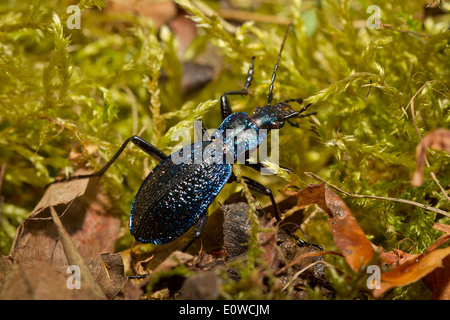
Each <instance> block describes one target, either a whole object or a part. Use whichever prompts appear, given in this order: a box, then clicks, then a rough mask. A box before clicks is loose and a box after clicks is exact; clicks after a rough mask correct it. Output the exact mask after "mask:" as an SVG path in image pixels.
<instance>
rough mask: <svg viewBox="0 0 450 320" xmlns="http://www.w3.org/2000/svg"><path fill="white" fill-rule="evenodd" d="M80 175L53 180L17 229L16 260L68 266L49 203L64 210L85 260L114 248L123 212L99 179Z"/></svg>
mask: <svg viewBox="0 0 450 320" xmlns="http://www.w3.org/2000/svg"><path fill="white" fill-rule="evenodd" d="M90 180H92V181H91V182H90V183H89V179H80V180H73V181H66V182H61V183H57V184H52V185H50V187H49V188H48V189H47V190H46V192H45V194H44V196H43V197H42V199H41V201H40V202H39V204H38V205H37V206H36V207H35V209H34V210H33V212H32V213H31V214H30V216H29V217H28V218H27V219H25V220H24V222H23V223H22V224H21V225H20V226H19V228H18V229H17V233H16V236H15V239H14V242H13V245H12V247H11V251H10V256H11V257H12V258H13V259H14V261H25V262H27V263H31V262H32V261H41V260H44V261H49V262H50V264H51V265H52V266H53V267H54V268H55V269H57V270H65V269H66V268H67V258H66V255H65V253H64V250H63V247H62V245H61V242H60V241H59V239H58V232H57V230H56V228H55V225H54V223H53V221H52V220H51V216H50V210H49V207H51V206H52V207H55V209H56V210H57V212H60V213H62V212H64V210H65V207H66V204H67V203H69V202H71V201H72V202H71V204H70V206H69V208H68V209H67V211H66V212H65V213H64V214H63V215H62V216H61V217H60V219H61V221H62V224H63V225H64V228H65V229H66V230H67V232H68V233H69V235H70V237H71V239H72V240H73V242H74V244H75V247H76V248H77V250H78V252H79V253H80V254H81V256H82V257H83V259H84V260H85V261H90V260H92V259H95V258H96V257H97V256H98V255H99V254H100V253H101V252H112V251H114V246H115V242H116V239H117V236H118V234H119V229H120V224H121V222H120V218H119V214H120V213H119V212H118V211H117V209H115V208H114V207H113V206H112V205H111V204H110V203H109V200H108V198H107V197H106V196H105V195H104V194H102V193H101V192H100V189H99V187H100V185H99V184H98V181H97V180H96V179H90Z"/></svg>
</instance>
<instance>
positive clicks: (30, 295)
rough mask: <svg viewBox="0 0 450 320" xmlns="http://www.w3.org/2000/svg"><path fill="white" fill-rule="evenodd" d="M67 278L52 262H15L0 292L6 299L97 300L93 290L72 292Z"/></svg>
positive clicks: (86, 287) (1, 296) (84, 289)
mask: <svg viewBox="0 0 450 320" xmlns="http://www.w3.org/2000/svg"><path fill="white" fill-rule="evenodd" d="M67 276H68V275H65V274H64V273H62V272H58V271H56V270H55V269H54V268H53V267H52V266H51V265H50V263H49V262H48V261H33V262H32V263H26V262H23V261H21V262H15V263H14V264H13V265H12V266H11V269H10V271H9V273H8V275H7V277H6V281H5V284H4V286H3V287H2V288H1V290H0V299H2V300H18V299H19V300H30V299H36V300H74V299H77V300H78V299H83V300H85V299H86V300H91V299H95V298H96V294H95V293H93V291H92V287H90V285H89V284H85V285H84V286H82V287H81V289H82V290H78V289H69V288H68V286H67V280H68V279H67Z"/></svg>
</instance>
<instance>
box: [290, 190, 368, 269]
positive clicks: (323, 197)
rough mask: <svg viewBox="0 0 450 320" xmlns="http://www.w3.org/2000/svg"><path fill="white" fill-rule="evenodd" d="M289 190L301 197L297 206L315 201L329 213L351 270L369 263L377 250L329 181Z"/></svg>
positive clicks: (338, 241) (332, 229)
mask: <svg viewBox="0 0 450 320" xmlns="http://www.w3.org/2000/svg"><path fill="white" fill-rule="evenodd" d="M286 193H287V194H289V195H293V196H296V197H298V204H297V206H298V207H300V208H303V207H307V206H309V205H311V204H316V205H318V206H319V207H320V208H321V209H322V210H324V211H325V212H326V213H327V214H328V216H329V219H328V224H329V226H330V230H331V233H332V235H333V239H334V243H335V244H336V247H337V248H338V249H339V250H340V251H341V253H342V255H343V256H344V258H345V261H346V262H347V263H348V265H349V266H350V267H351V268H352V270H355V271H357V270H360V269H361V267H362V266H364V265H368V264H369V262H370V261H371V260H372V258H373V256H374V253H375V251H374V249H373V247H372V244H371V243H370V241H369V240H368V239H367V237H366V235H365V234H364V231H363V230H362V229H361V227H360V226H359V224H358V222H357V221H356V219H355V217H354V216H353V215H352V213H351V211H350V209H349V208H348V207H347V205H346V204H345V202H344V201H343V200H342V199H341V198H340V197H339V196H338V195H337V194H336V193H334V192H333V191H331V190H330V189H329V188H328V186H327V185H326V184H324V183H321V184H316V185H310V186H308V187H306V188H304V189H302V190H300V191H298V192H292V191H286Z"/></svg>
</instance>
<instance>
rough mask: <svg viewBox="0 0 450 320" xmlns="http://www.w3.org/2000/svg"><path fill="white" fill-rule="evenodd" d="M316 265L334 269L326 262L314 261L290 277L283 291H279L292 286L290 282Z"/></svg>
mask: <svg viewBox="0 0 450 320" xmlns="http://www.w3.org/2000/svg"><path fill="white" fill-rule="evenodd" d="M318 263H321V264H323V265H324V266H325V267H328V268H336V267H335V266H333V265H332V264H330V263H328V262H326V261H323V260H318V261H314V262H312V263H310V264H309V265H307V266H306V267H304V268H303V269H302V270H300V271H299V272H297V273H296V274H294V276H293V277H292V279H291V280H289V282H288V283H287V284H286V285H285V286H284V287H283V289H281V290H283V291H284V290H286V289H287V288H288V287H289V286H290V285H291V284H292V282H294V280H295V279H297V278H298V276H299V275H301V274H302V273H303V272H305V271H306V270H308V269H309V268H311V267H312V266H315V265H316V264H318Z"/></svg>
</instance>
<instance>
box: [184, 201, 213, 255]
mask: <svg viewBox="0 0 450 320" xmlns="http://www.w3.org/2000/svg"><path fill="white" fill-rule="evenodd" d="M207 220H208V210H206V211H205V212H204V213H203V216H202V217H201V218H200V220H199V221H198V223H197V226H196V227H195V230H194V236H193V237H192V239H191V240H189V242H188V243H187V244H186V245H185V246H184V247H183V249H182V250H181V251H182V252H185V251H186V250H187V249H188V248H189V247H190V246H191V245H192V244H193V243H194V242H195V240H197V239H198V238H200V237H201V236H202V233H203V229H204V227H205V225H206V221H207Z"/></svg>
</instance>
